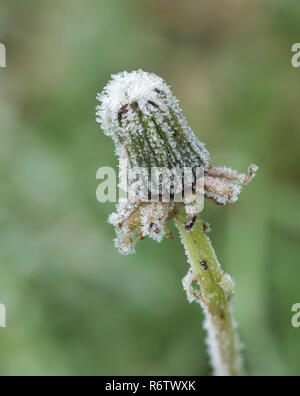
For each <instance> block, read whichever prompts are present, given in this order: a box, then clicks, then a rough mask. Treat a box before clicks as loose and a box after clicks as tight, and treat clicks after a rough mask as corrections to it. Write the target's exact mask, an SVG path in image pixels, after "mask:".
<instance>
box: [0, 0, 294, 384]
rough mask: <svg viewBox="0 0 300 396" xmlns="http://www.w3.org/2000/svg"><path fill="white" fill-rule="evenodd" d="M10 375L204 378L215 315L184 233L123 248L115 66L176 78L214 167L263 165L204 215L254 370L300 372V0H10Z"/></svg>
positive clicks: (0, 367) (4, 266)
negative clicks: (199, 288) (192, 288)
mask: <svg viewBox="0 0 300 396" xmlns="http://www.w3.org/2000/svg"><path fill="white" fill-rule="evenodd" d="M0 10H1V11H0V41H1V42H3V43H5V44H6V46H7V66H8V67H7V68H6V69H0V120H1V121H0V122H1V123H0V125H1V129H0V131H1V135H0V136H1V142H0V175H1V198H0V200H1V201H0V202H1V206H0V262H1V265H0V302H1V303H4V304H5V305H6V308H7V322H8V323H7V324H8V327H7V328H6V329H0V375H207V374H209V373H210V368H209V364H208V359H207V354H206V347H205V344H204V336H205V335H204V331H203V330H202V322H203V317H202V313H201V310H200V308H199V306H197V305H196V304H194V305H189V304H188V303H187V301H186V296H185V293H184V291H183V289H182V287H181V279H182V277H183V276H184V275H185V274H186V272H187V269H188V266H187V264H186V259H185V256H184V252H183V249H182V248H181V246H180V245H179V243H178V242H176V241H168V240H166V241H164V242H163V243H162V244H161V245H159V244H156V243H154V242H153V241H145V242H144V243H143V244H141V245H140V246H138V252H137V254H136V255H135V256H132V257H122V256H120V255H119V254H118V252H117V251H116V250H115V249H114V247H113V238H114V230H113V228H112V227H111V226H110V225H109V224H108V223H107V217H108V215H109V214H110V213H111V212H112V211H113V210H114V205H112V204H99V203H98V202H97V201H96V197H95V191H96V187H97V181H96V178H95V175H96V171H97V169H98V168H99V167H101V166H113V167H115V168H116V165H117V160H116V158H115V157H114V155H113V143H112V141H111V140H110V139H109V138H107V137H105V136H104V135H103V133H102V132H101V131H100V130H99V127H98V126H97V125H96V123H95V106H96V99H95V97H96V93H97V92H98V91H101V90H102V88H103V86H104V85H105V84H106V83H107V81H108V79H109V78H110V75H111V74H112V73H117V72H119V71H123V70H128V71H131V70H134V69H138V68H143V69H144V70H145V71H151V72H154V73H156V74H158V75H160V76H162V77H163V78H165V79H166V80H167V81H168V83H170V84H171V85H172V87H173V91H174V93H175V94H176V96H177V97H178V98H179V99H180V100H181V104H182V107H183V109H184V113H185V115H186V117H187V118H188V120H189V122H190V124H191V126H192V128H193V129H194V131H195V133H196V134H197V135H198V136H199V138H200V139H201V140H202V141H204V142H206V144H207V147H208V149H209V150H210V152H211V155H212V162H213V164H214V165H228V166H232V167H235V168H236V169H239V170H240V171H245V170H246V169H247V166H248V165H249V164H250V163H252V162H254V163H256V164H258V165H259V166H260V172H259V174H258V177H257V179H256V180H255V181H254V182H253V183H252V184H251V185H250V186H249V187H247V189H246V190H245V191H244V193H243V194H242V196H241V199H240V201H239V202H238V203H237V204H235V205H233V206H230V207H228V208H219V207H217V206H215V205H214V204H213V203H210V202H208V203H207V205H206V209H205V213H204V215H203V217H204V218H205V220H207V221H209V222H210V223H211V225H212V229H213V231H212V233H211V237H212V239H213V241H214V244H215V247H216V250H217V253H218V256H219V258H220V261H221V262H222V264H223V266H224V269H225V270H226V271H227V272H229V273H230V274H231V275H232V276H233V277H234V279H235V281H236V283H237V296H236V298H235V302H234V305H235V313H236V318H237V321H238V323H239V325H240V333H241V337H242V340H243V343H244V344H245V356H246V362H247V366H248V368H249V371H250V373H251V374H253V375H272V376H273V375H300V329H294V328H293V327H292V326H291V318H292V313H291V307H292V305H293V304H295V303H297V302H300V290H299V289H300V288H299V285H300V263H299V257H300V248H299V241H300V213H299V199H300V185H299V182H300V172H299V140H300V139H299V103H300V90H299V81H300V69H294V68H292V66H291V57H292V52H291V47H292V45H293V43H295V42H300V28H299V27H300V7H299V2H298V1H296V0H295V1H292V0H285V1H283V0H281V1H279V0H253V1H251V2H249V1H238V0H225V1H222V2H220V1H217V0H215V1H210V2H204V1H199V0H186V1H182V0H86V1H83V0H81V1H77V0H72V1H71V0H63V1H57V0H54V1H52V2H50V1H45V0H26V1H23V2H20V1H17V0H10V1H7V0H0Z"/></svg>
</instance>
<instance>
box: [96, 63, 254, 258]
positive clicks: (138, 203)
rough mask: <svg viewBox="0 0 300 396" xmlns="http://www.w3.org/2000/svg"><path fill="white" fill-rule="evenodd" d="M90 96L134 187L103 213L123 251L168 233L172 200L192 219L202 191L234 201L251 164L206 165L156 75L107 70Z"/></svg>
mask: <svg viewBox="0 0 300 396" xmlns="http://www.w3.org/2000/svg"><path fill="white" fill-rule="evenodd" d="M97 99H98V101H99V102H100V105H99V106H98V107H97V121H98V122H99V123H100V125H101V127H102V129H103V131H104V133H105V134H106V135H108V136H110V137H111V138H112V139H113V140H114V142H115V146H116V154H117V155H118V157H119V160H120V174H126V175H127V176H128V177H127V180H126V183H124V185H126V186H127V187H128V188H127V192H133V194H132V195H130V194H129V200H128V202H126V203H120V204H118V205H117V213H114V214H113V215H111V217H110V219H109V221H110V223H111V224H113V225H114V226H115V228H116V233H117V238H116V246H117V247H118V248H119V249H120V251H121V252H122V253H124V254H129V253H133V252H134V245H135V242H136V241H137V240H142V239H144V238H145V237H146V236H150V237H151V238H153V239H154V240H156V241H158V242H160V241H161V240H162V239H163V238H164V237H165V236H166V237H169V238H171V237H172V234H171V232H170V231H169V230H168V229H167V228H166V227H167V224H168V223H169V222H170V221H171V220H172V219H173V218H174V217H175V216H176V214H177V211H178V207H179V206H178V205H179V204H178V202H180V204H182V201H183V204H184V205H185V209H186V212H187V213H188V215H189V216H190V218H191V219H190V220H191V221H189V224H191V225H193V224H194V222H195V219H196V217H197V215H198V214H199V212H200V211H202V210H203V205H202V201H203V197H204V195H205V196H206V197H208V198H210V199H212V200H213V201H214V202H216V203H217V204H218V205H227V204H229V203H233V202H235V201H237V199H238V196H239V194H240V192H241V190H242V186H243V185H244V184H247V183H249V182H250V181H251V180H252V178H253V177H254V176H255V172H256V171H257V167H256V166H255V165H252V166H250V168H249V172H248V175H245V174H239V173H238V172H237V171H234V170H231V169H230V168H226V167H223V168H215V167H212V166H211V164H210V155H209V152H208V151H207V149H206V147H205V145H204V144H203V143H202V142H200V141H199V139H198V138H197V137H196V135H195V134H194V132H193V131H192V129H191V128H190V126H189V125H188V123H187V120H186V119H185V117H184V115H183V113H182V110H181V108H180V106H179V101H178V100H177V99H176V97H175V96H174V95H173V93H172V91H171V89H170V87H169V86H168V85H167V84H166V83H165V81H164V80H163V79H162V78H160V77H158V76H156V75H155V74H151V73H146V72H143V71H142V70H138V71H134V72H132V73H127V72H123V73H120V74H118V75H114V76H112V80H111V81H110V82H109V83H108V84H107V86H106V87H105V88H104V90H103V92H102V93H101V94H98V96H97ZM137 169H139V172H138V173H139V181H138V183H135V178H136V175H137V173H136V170H137ZM199 170H200V172H199ZM157 171H158V172H157ZM157 173H158V178H156V179H155V180H154V178H153V175H155V174H157ZM161 175H163V178H162V179H161ZM141 179H142V180H141ZM200 179H201V182H200V183H199V180H200ZM161 180H162V181H161ZM120 185H121V187H122V188H123V183H122V182H121V183H120ZM142 185H143V186H144V187H145V188H142V187H141V186H142ZM123 189H124V188H123ZM141 190H142V191H141ZM199 196H201V199H200V203H199V200H198V198H195V197H199ZM178 197H179V201H178V200H177V198H178ZM150 201H151V202H150ZM191 227H192V226H191Z"/></svg>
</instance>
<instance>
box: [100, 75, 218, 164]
mask: <svg viewBox="0 0 300 396" xmlns="http://www.w3.org/2000/svg"><path fill="white" fill-rule="evenodd" d="M98 100H99V101H100V106H98V108H97V115H98V122H100V124H101V126H102V129H103V131H104V132H105V134H106V135H108V136H111V137H112V138H113V139H114V141H115V144H116V149H117V154H118V155H119V157H120V158H121V159H126V158H127V159H128V161H129V164H130V166H131V167H143V168H147V169H148V170H149V171H150V169H151V168H153V167H156V168H165V167H167V168H168V169H174V168H176V167H178V166H179V167H181V168H183V167H189V168H196V167H204V168H205V169H207V168H208V167H209V164H210V159H209V153H208V151H207V150H206V149H205V146H204V144H203V143H201V142H200V141H199V140H198V139H197V137H196V136H195V135H194V133H193V131H192V130H191V128H190V127H189V125H188V123H187V121H186V119H185V118H184V116H183V114H182V110H181V109H180V106H179V102H178V100H177V99H176V98H175V96H174V95H173V94H172V92H171V89H170V87H169V86H168V85H167V84H166V83H165V82H164V80H163V79H161V78H160V77H158V76H156V75H155V74H151V73H146V72H143V71H142V70H139V71H135V72H132V73H127V72H123V73H120V74H118V75H115V76H113V78H112V80H111V81H110V82H109V84H108V85H107V86H106V87H105V88H104V90H103V92H102V94H99V95H98Z"/></svg>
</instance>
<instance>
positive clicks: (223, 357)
mask: <svg viewBox="0 0 300 396" xmlns="http://www.w3.org/2000/svg"><path fill="white" fill-rule="evenodd" d="M187 221H188V218H187V215H186V213H185V210H184V209H182V211H180V213H179V214H178V215H177V217H176V220H175V223H176V226H177V228H178V230H179V232H180V235H181V239H182V242H183V244H184V246H185V249H186V254H187V256H188V259H189V262H190V264H191V271H192V274H193V278H192V279H191V280H195V281H197V283H198V285H199V287H200V293H199V292H197V291H196V290H195V289H193V288H192V285H191V284H190V285H188V287H189V286H190V289H189V290H187V292H188V293H190V295H192V296H193V298H194V299H195V300H196V301H197V302H199V303H200V304H201V306H202V307H203V310H204V313H205V328H206V329H207V331H208V347H209V354H210V357H211V362H212V366H213V368H214V374H215V375H217V376H242V375H244V370H243V364H242V358H241V355H240V343H239V339H238V336H237V333H236V326H235V324H234V320H233V317H232V312H231V307H230V299H231V298H232V296H233V293H234V292H233V289H234V284H233V281H232V280H231V278H230V277H229V276H228V275H226V274H225V273H224V272H223V271H222V269H221V266H220V264H219V262H218V259H217V256H216V253H215V251H214V248H213V246H212V244H211V241H210V239H209V237H208V235H207V232H206V230H205V228H206V227H205V224H204V223H203V221H201V220H200V219H198V220H197V221H196V223H195V225H194V227H193V228H192V230H190V231H189V230H188V229H187V227H186V226H185V224H186V222H187Z"/></svg>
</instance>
